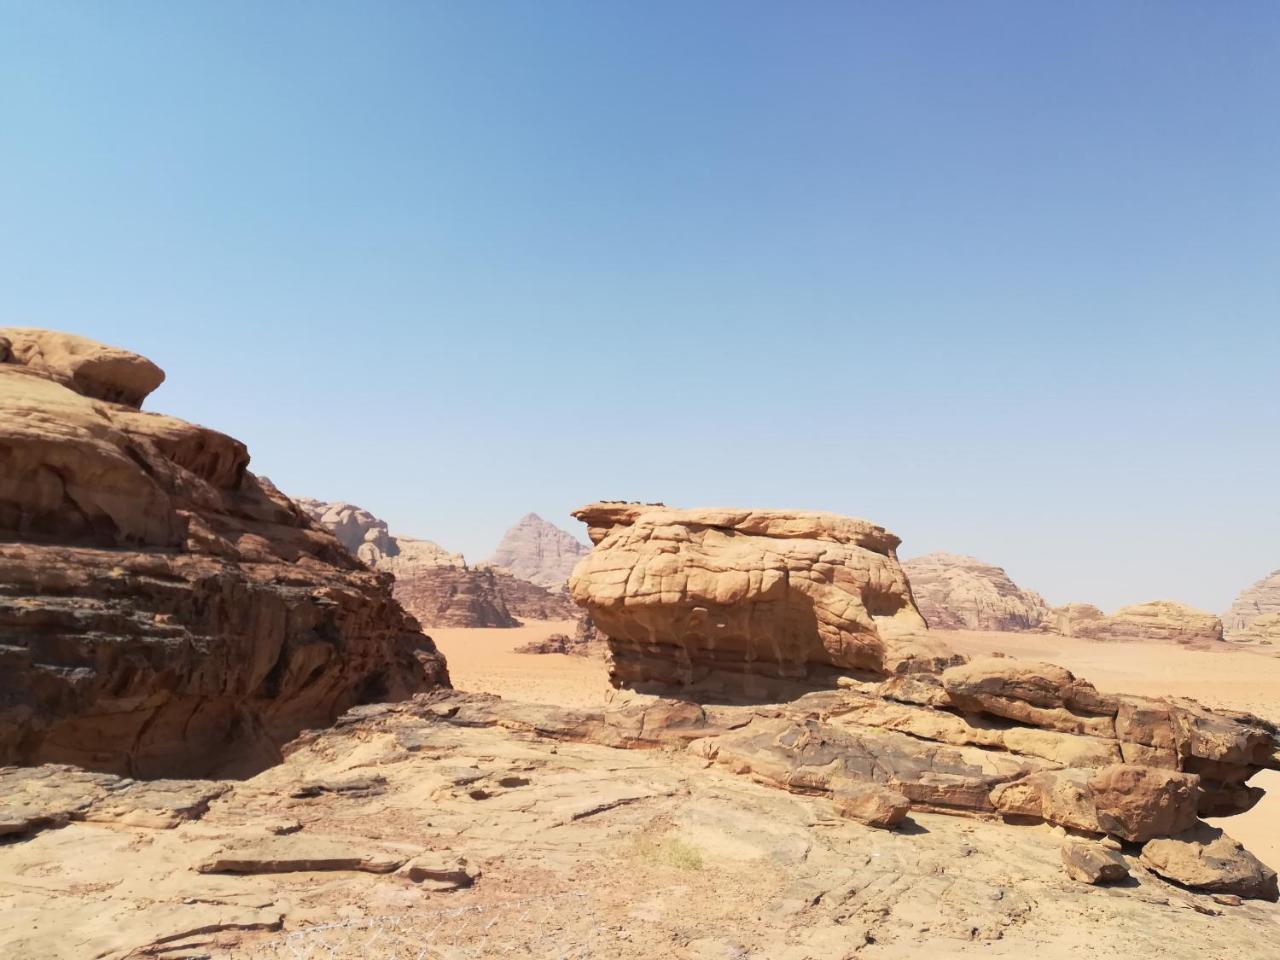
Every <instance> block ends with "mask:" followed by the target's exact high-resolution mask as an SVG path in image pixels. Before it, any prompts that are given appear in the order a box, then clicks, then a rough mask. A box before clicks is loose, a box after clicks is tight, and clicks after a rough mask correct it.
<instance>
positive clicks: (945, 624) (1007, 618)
mask: <svg viewBox="0 0 1280 960" xmlns="http://www.w3.org/2000/svg"><path fill="white" fill-rule="evenodd" d="M902 568H903V570H904V571H906V574H907V577H908V579H910V581H911V592H912V595H913V596H914V597H915V601H916V606H917V607H918V608H919V610H920V613H921V615H923V617H924V619H925V621H926V622H927V623H928V624H929V626H930V628H932V629H934V630H1035V629H1036V628H1038V627H1039V626H1040V625H1041V624H1042V623H1043V622H1044V621H1045V618H1046V617H1048V615H1049V605H1048V604H1047V603H1045V601H1044V598H1043V597H1042V596H1040V594H1038V593H1034V592H1032V591H1030V590H1023V589H1022V588H1021V587H1019V586H1018V585H1017V584H1016V583H1014V582H1013V581H1012V580H1010V579H1009V575H1008V574H1006V573H1005V572H1004V570H1003V569H1001V568H1000V567H997V566H994V565H992V564H989V563H983V562H982V561H981V560H979V559H977V558H976V557H966V556H960V555H958V554H954V553H929V554H925V555H924V556H922V557H914V558H913V559H911V560H906V561H904V562H903V564H902Z"/></svg>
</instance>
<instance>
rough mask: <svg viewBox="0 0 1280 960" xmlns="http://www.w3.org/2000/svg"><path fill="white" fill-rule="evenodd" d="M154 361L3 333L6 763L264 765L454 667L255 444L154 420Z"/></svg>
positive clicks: (180, 769)
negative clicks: (321, 730)
mask: <svg viewBox="0 0 1280 960" xmlns="http://www.w3.org/2000/svg"><path fill="white" fill-rule="evenodd" d="M163 376H164V375H163V373H162V372H161V371H160V370H159V368H158V367H156V366H155V365H154V364H153V363H151V362H150V361H148V360H146V359H145V358H143V357H140V356H137V355H136V354H131V353H128V352H127V351H124V350H119V349H116V348H112V347H106V346H103V345H101V344H98V343H95V342H93V341H91V340H86V339H84V338H82V337H76V336H72V335H69V334H62V333H53V332H49V331H43V330H26V329H0V762H6V763H38V762H42V761H54V762H60V763H75V764H77V765H79V766H82V767H87V768H91V769H95V770H105V771H114V772H118V773H129V774H131V775H134V776H155V775H160V774H168V775H175V774H176V775H192V774H196V775H199V774H204V773H208V772H209V771H211V770H214V769H219V768H225V767H226V766H227V765H228V764H230V766H231V767H232V768H234V769H247V770H251V769H256V768H261V766H263V765H264V764H266V763H269V762H272V761H273V760H274V759H277V758H278V753H277V747H278V745H279V744H280V743H282V742H284V741H285V740H287V739H289V738H290V737H292V736H293V735H294V734H296V733H297V732H298V731H299V730H300V729H302V728H303V727H306V726H313V725H317V724H324V723H328V722H330V721H331V720H332V719H333V718H334V717H335V716H337V715H338V714H339V713H341V712H342V711H343V710H345V709H347V708H348V707H350V706H352V705H353V704H357V703H362V702H366V701H369V700H385V699H397V698H402V697H405V696H408V695H410V694H412V693H414V692H416V691H421V690H426V689H430V688H432V687H435V686H439V685H442V684H443V685H447V683H448V675H447V672H446V670H445V664H444V660H443V658H442V657H441V656H440V655H439V653H438V652H437V651H436V649H435V647H434V645H433V644H432V643H431V640H430V639H429V638H427V637H425V636H423V634H422V633H421V631H420V630H419V628H418V625H417V624H416V623H415V622H414V621H413V619H412V618H411V617H410V616H408V615H407V614H406V613H405V611H404V610H403V609H402V608H401V607H400V605H399V604H398V603H396V601H395V600H394V599H393V598H392V596H391V592H390V582H389V579H388V578H386V577H384V576H379V575H376V574H373V573H370V572H369V571H368V570H366V569H364V568H363V567H362V566H361V565H360V564H359V563H357V562H356V561H355V560H354V559H353V558H352V557H351V556H350V554H348V553H347V551H345V550H344V549H342V547H341V546H339V544H338V543H337V542H336V541H335V540H334V538H333V537H332V536H331V535H330V534H329V533H328V532H326V531H324V530H321V529H319V528H317V527H316V526H315V525H313V524H312V523H311V522H310V521H309V520H308V519H307V518H306V516H305V515H304V514H303V513H302V512H301V511H299V510H298V509H297V507H295V506H294V504H293V503H292V502H291V501H290V500H289V499H288V498H287V497H285V496H284V495H282V494H281V493H280V492H279V491H278V490H276V489H275V488H274V487H273V486H271V484H270V483H269V482H266V481H264V480H260V479H258V478H256V477H255V476H254V475H253V474H252V473H250V472H249V470H248V465H249V453H248V451H247V450H246V448H245V446H244V444H242V443H240V441H238V440H235V439H233V438H231V437H228V436H226V435H224V434H221V433H218V432H217V431H214V430H210V429H208V428H206V427H201V426H197V425H195V424H190V423H186V422H184V421H182V420H177V419H174V418H172V417H166V416H163V415H161V414H156V413H150V412H144V411H142V410H141V409H140V405H141V403H142V401H143V400H144V399H145V397H146V396H147V394H148V393H149V392H150V391H151V390H153V389H154V388H155V387H156V386H157V385H159V383H160V382H161V380H162V379H163Z"/></svg>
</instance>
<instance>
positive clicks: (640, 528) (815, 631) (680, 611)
mask: <svg viewBox="0 0 1280 960" xmlns="http://www.w3.org/2000/svg"><path fill="white" fill-rule="evenodd" d="M574 516H575V517H577V518H578V519H580V520H582V521H583V522H584V523H586V524H587V527H588V530H589V532H590V535H591V539H592V541H593V542H595V544H596V548H595V549H594V550H593V551H592V552H591V553H590V554H589V555H588V556H587V557H586V558H585V559H584V560H583V561H582V562H581V563H579V564H578V566H577V567H576V568H575V570H574V573H573V577H572V578H571V579H570V581H569V590H570V594H571V595H572V596H573V599H574V600H575V601H576V602H577V603H579V604H581V605H582V606H583V607H585V608H586V610H587V612H588V613H589V614H590V616H591V619H592V620H593V621H594V623H595V625H596V627H597V628H598V629H599V630H600V631H601V632H602V633H603V634H604V635H605V637H606V638H607V643H608V645H609V650H610V670H611V678H612V680H613V682H614V684H615V685H617V686H622V685H626V686H636V687H638V686H644V685H655V686H659V687H661V686H667V687H670V686H678V687H685V688H700V689H712V688H719V689H721V690H722V691H725V692H731V693H745V694H760V693H764V692H765V691H769V690H771V689H777V688H778V686H779V685H780V683H784V682H787V681H801V682H810V681H813V680H815V679H817V678H818V677H819V676H820V675H821V676H826V677H827V678H828V679H830V678H831V677H832V676H833V675H834V674H836V673H838V672H840V671H850V670H863V671H870V672H872V673H896V672H902V671H908V670H912V669H921V668H929V667H937V666H939V665H941V663H942V662H943V661H945V660H946V657H948V656H950V652H949V651H944V652H943V653H942V657H943V661H940V660H939V659H938V651H939V649H940V645H939V644H934V643H932V642H931V641H930V640H929V639H928V638H927V636H926V632H925V631H926V628H925V623H924V619H923V618H922V617H921V616H920V613H919V611H918V610H917V609H916V607H915V604H914V603H913V602H912V599H911V589H910V587H909V586H908V584H907V578H906V576H905V574H904V573H903V571H902V567H901V565H900V564H899V563H898V559H897V555H896V553H895V550H896V548H897V546H898V542H899V541H898V538H897V537H895V536H894V535H893V534H891V533H889V532H888V531H887V530H885V529H884V528H883V527H878V526H876V525H875V524H872V523H868V522H867V521H865V520H855V519H851V518H849V517H840V516H836V515H834V514H827V513H808V512H787V511H780V510H731V509H712V510H675V509H671V508H667V507H662V506H657V507H650V506H642V505H636V504H620V503H595V504H591V505H589V506H586V507H583V508H582V509H580V510H578V511H576V512H575V513H574ZM948 662H949V661H948Z"/></svg>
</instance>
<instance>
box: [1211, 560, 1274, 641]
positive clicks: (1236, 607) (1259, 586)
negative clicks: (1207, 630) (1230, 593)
mask: <svg viewBox="0 0 1280 960" xmlns="http://www.w3.org/2000/svg"><path fill="white" fill-rule="evenodd" d="M1222 619H1223V630H1224V631H1225V634H1226V638H1227V639H1228V640H1231V641H1234V642H1238V643H1275V644H1280V570H1276V571H1273V572H1272V573H1271V574H1269V575H1268V576H1265V577H1263V578H1262V579H1261V580H1259V581H1258V582H1257V583H1255V584H1253V585H1252V586H1250V587H1248V588H1247V589H1245V590H1243V591H1242V592H1241V593H1240V596H1238V597H1236V599H1235V602H1234V603H1233V604H1231V609H1230V610H1228V611H1227V613H1226V615H1225V616H1224V617H1223V618H1222Z"/></svg>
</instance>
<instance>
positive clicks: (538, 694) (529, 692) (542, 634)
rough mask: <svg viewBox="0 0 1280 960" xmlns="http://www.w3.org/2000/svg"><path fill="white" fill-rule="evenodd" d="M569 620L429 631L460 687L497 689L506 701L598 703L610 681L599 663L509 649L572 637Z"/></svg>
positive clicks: (478, 689)
mask: <svg viewBox="0 0 1280 960" xmlns="http://www.w3.org/2000/svg"><path fill="white" fill-rule="evenodd" d="M576 626H577V624H576V623H575V622H574V621H573V620H530V621H527V622H526V624H525V626H523V627H516V628H514V629H509V630H508V629H501V628H478V629H471V628H467V627H433V628H431V629H430V630H429V631H428V632H429V633H430V634H431V638H432V639H433V640H435V642H436V644H437V645H438V646H439V647H440V649H441V650H442V651H444V655H445V657H446V658H447V659H448V661H449V677H450V679H452V680H453V685H454V687H456V688H457V689H459V690H470V691H474V692H480V693H496V694H497V695H498V696H500V697H504V698H506V699H508V700H526V701H530V702H533V703H555V704H559V705H561V706H566V707H598V706H600V705H601V704H603V703H604V698H605V693H606V692H607V691H608V690H609V681H608V679H607V678H606V677H605V671H604V662H603V661H602V660H594V659H588V658H587V657H570V656H567V655H565V654H562V653H545V654H538V655H533V654H528V653H514V652H513V651H514V650H515V648H516V647H519V646H522V645H523V644H526V643H529V642H530V641H533V640H545V639H546V638H547V637H549V636H551V635H552V634H553V633H564V634H568V635H569V636H573V631H574V628H575V627H576Z"/></svg>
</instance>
